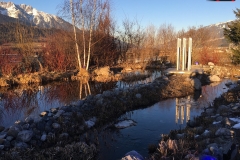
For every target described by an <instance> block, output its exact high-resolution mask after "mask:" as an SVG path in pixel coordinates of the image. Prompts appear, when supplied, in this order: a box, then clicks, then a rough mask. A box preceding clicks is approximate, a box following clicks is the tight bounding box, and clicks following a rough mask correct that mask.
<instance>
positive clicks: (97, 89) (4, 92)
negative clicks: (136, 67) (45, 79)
mask: <svg viewBox="0 0 240 160" xmlns="http://www.w3.org/2000/svg"><path fill="white" fill-rule="evenodd" d="M136 74H140V72H136ZM141 74H149V77H148V78H146V79H144V80H139V81H132V82H124V81H118V82H107V83H103V82H87V83H81V82H80V81H69V82H54V83H51V84H47V85H37V84H33V85H30V86H29V85H27V86H24V85H21V86H17V87H13V88H6V87H2V88H1V87H0V126H4V127H9V126H11V125H12V124H14V122H15V121H17V120H23V119H25V118H26V117H28V116H31V117H39V114H40V113H41V112H43V111H48V110H49V109H51V108H57V107H61V106H65V105H69V104H74V103H75V102H77V101H78V100H79V99H84V98H85V97H86V96H88V95H90V94H91V95H96V94H99V93H102V92H103V91H106V90H110V89H114V88H126V87H132V86H134V85H137V84H146V83H149V82H152V81H153V80H154V79H156V78H157V77H160V76H161V71H144V72H143V73H141Z"/></svg>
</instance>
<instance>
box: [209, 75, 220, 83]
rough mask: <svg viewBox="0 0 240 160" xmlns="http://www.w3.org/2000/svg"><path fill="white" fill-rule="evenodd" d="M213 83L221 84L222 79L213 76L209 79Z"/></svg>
mask: <svg viewBox="0 0 240 160" xmlns="http://www.w3.org/2000/svg"><path fill="white" fill-rule="evenodd" d="M209 79H210V81H211V82H220V81H221V79H220V78H219V77H218V76H217V75H212V76H210V77H209Z"/></svg>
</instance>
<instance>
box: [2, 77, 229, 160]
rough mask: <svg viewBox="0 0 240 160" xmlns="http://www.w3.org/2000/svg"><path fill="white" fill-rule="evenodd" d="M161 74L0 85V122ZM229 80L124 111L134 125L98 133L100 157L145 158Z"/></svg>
mask: <svg viewBox="0 0 240 160" xmlns="http://www.w3.org/2000/svg"><path fill="white" fill-rule="evenodd" d="M160 75H161V73H160V72H153V73H152V76H150V77H149V78H147V79H145V80H142V81H137V82H131V83H127V82H122V81H119V82H111V83H94V82H89V83H85V84H82V83H81V82H78V81H75V82H61V83H52V84H48V85H44V86H38V85H33V86H28V87H23V86H19V87H15V88H12V89H4V88H0V89H1V90H0V125H1V126H5V127H9V126H11V125H12V124H13V123H14V122H15V121H17V120H23V119H25V118H26V117H27V116H32V117H36V116H39V113H41V112H42V111H46V110H49V109H50V108H56V107H59V106H64V105H68V104H72V103H74V102H76V101H78V100H79V99H83V98H84V97H86V96H87V95H89V94H92V95H95V94H99V93H102V92H103V91H106V90H110V89H114V88H126V87H131V86H134V85H136V84H140V83H141V84H143V83H149V82H151V81H153V80H154V79H155V78H157V77H159V76H160ZM229 81H230V80H227V79H225V80H223V81H222V82H221V83H214V84H211V85H208V86H203V87H202V92H201V93H197V92H196V94H194V95H191V96H188V97H183V98H179V99H177V98H173V99H167V100H164V101H160V102H158V103H156V104H154V105H152V106H149V107H148V108H145V109H139V110H135V111H132V112H128V113H126V114H125V115H123V116H122V117H120V118H119V119H132V120H134V121H135V122H136V123H137V125H136V126H132V127H129V128H125V129H121V130H114V131H109V132H108V133H107V131H105V132H103V133H101V134H104V135H102V137H104V136H105V137H106V138H103V139H102V140H101V142H100V148H101V150H100V154H99V159H100V160H101V159H104V160H108V159H109V160H115V159H121V157H123V156H124V154H125V153H127V152H129V151H131V150H136V151H138V152H139V153H140V154H141V155H143V156H145V157H146V156H147V155H148V150H147V147H148V145H149V144H156V145H157V143H158V141H159V139H160V138H161V134H168V133H169V132H170V130H173V129H180V128H183V127H185V126H186V122H187V120H189V119H192V118H193V117H195V116H197V115H199V114H200V113H201V112H202V109H203V107H207V106H208V105H209V104H211V103H212V102H213V100H214V99H215V98H216V97H219V96H220V95H221V94H222V93H224V92H226V91H227V90H228V88H227V87H226V86H225V83H227V82H229ZM106 134H108V135H107V136H106ZM100 136H101V135H100Z"/></svg>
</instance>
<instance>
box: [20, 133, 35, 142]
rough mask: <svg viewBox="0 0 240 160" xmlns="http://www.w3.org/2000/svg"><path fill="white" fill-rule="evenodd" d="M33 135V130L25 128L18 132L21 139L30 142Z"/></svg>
mask: <svg viewBox="0 0 240 160" xmlns="http://www.w3.org/2000/svg"><path fill="white" fill-rule="evenodd" d="M32 136H33V131H30V130H23V131H20V132H19V133H18V136H17V139H18V140H21V141H22V142H28V141H30V140H31V138H32Z"/></svg>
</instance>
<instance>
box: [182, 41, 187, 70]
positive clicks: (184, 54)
mask: <svg viewBox="0 0 240 160" xmlns="http://www.w3.org/2000/svg"><path fill="white" fill-rule="evenodd" d="M185 59H186V38H183V48H182V70H183V71H184V69H185V65H186V63H185Z"/></svg>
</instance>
